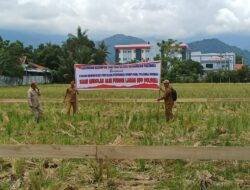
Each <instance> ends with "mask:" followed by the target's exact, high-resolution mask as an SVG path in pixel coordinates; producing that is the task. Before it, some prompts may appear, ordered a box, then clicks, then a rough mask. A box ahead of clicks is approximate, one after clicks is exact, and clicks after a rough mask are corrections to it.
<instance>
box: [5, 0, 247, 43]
mask: <svg viewBox="0 0 250 190" xmlns="http://www.w3.org/2000/svg"><path fill="white" fill-rule="evenodd" d="M78 25H79V26H81V27H82V28H83V29H88V30H89V34H90V35H92V36H95V37H97V38H98V37H100V38H101V37H104V36H108V35H112V34H116V33H123V34H128V35H134V36H140V37H155V38H167V37H172V38H187V37H195V36H197V35H217V34H230V33H242V34H247V33H249V32H250V0H0V28H2V29H15V30H24V31H34V32H39V33H52V34H68V33H70V32H71V33H72V32H74V31H75V29H76V27H77V26H78Z"/></svg>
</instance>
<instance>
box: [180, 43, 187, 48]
mask: <svg viewBox="0 0 250 190" xmlns="http://www.w3.org/2000/svg"><path fill="white" fill-rule="evenodd" d="M180 47H181V48H188V45H187V44H185V43H181V44H180Z"/></svg>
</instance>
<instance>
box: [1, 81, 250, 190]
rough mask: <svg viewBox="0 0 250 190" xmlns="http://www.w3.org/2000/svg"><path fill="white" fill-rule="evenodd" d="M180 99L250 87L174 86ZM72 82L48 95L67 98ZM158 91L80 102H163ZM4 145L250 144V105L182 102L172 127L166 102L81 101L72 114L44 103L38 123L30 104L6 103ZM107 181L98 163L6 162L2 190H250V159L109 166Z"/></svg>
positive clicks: (19, 91)
mask: <svg viewBox="0 0 250 190" xmlns="http://www.w3.org/2000/svg"><path fill="white" fill-rule="evenodd" d="M173 86H174V88H176V89H177V90H178V94H179V98H218V97H220V98H239V97H241V98H250V96H249V94H250V88H249V84H174V85H173ZM65 87H66V86H65V85H48V86H41V92H42V98H43V99H44V100H46V99H51V98H54V99H59V100H60V99H61V100H62V99H63V95H64V93H65ZM26 91H27V87H25V86H23V87H16V88H10V87H5V88H0V98H26ZM157 96H158V92H156V91H140V90H138V91H135V90H134V91H128V90H121V91H120V90H116V91H113V90H109V91H82V92H80V98H101V99H102V98H120V99H128V98H132V99H147V98H150V99H152V98H157ZM0 106H1V108H0V136H1V138H0V143H1V144H17V143H25V144H26V143H27V144H113V145H188V146H249V145H250V102H238V103H237V102H216V103H212V102H211V103H178V104H177V105H176V107H175V109H174V113H175V120H174V121H172V122H169V123H166V122H165V119H164V110H163V104H162V103H156V102H155V103H152V102H151V103H136V102H131V103H119V102H117V103H105V102H104V101H98V102H96V101H81V102H80V103H79V113H78V114H77V115H75V116H72V117H68V116H66V115H65V114H64V113H63V112H62V110H63V104H62V103H49V102H44V103H43V109H44V118H43V120H42V121H41V123H39V124H38V125H36V124H35V122H34V121H33V116H32V114H31V112H30V110H29V108H28V106H27V105H26V104H25V103H16V104H1V105H0ZM103 165H104V168H103V179H102V178H101V176H100V173H99V170H100V166H99V164H98V162H96V161H94V160H81V159H70V160H58V159H49V160H39V159H29V160H19V159H12V160H8V159H4V160H3V159H2V160H0V179H1V182H0V189H4V190H5V189H6V190H7V189H9V188H10V187H13V186H17V187H18V188H17V189H28V188H30V189H58V190H59V189H80V187H84V189H94V188H95V187H97V189H131V188H132V187H135V188H138V189H197V190H198V189H199V188H200V183H201V181H202V179H203V177H204V176H206V179H207V181H208V182H209V183H211V184H210V185H209V189H213V190H215V189H247V188H249V179H248V178H249V177H248V176H249V173H250V164H249V162H243V161H242V162H236V161H188V160H186V161H181V160H166V161H164V160H156V161H146V160H135V161H128V160H125V161H109V162H108V161H106V162H105V163H104V164H103Z"/></svg>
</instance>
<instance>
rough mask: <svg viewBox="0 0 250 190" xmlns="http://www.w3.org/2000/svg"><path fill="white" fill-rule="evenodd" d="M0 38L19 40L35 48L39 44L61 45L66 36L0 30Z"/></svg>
mask: <svg viewBox="0 0 250 190" xmlns="http://www.w3.org/2000/svg"><path fill="white" fill-rule="evenodd" d="M0 36H1V37H2V38H3V39H5V40H9V41H16V40H19V41H21V42H23V43H24V44H25V45H32V46H34V47H37V46H38V45H39V44H41V43H48V42H51V43H54V44H61V43H62V42H63V41H65V40H66V36H63V35H53V34H39V33H34V32H23V31H14V30H4V29H0Z"/></svg>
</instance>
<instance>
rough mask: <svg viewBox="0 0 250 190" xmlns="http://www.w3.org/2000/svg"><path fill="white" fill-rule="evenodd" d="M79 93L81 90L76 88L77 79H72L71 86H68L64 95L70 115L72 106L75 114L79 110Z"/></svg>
mask: <svg viewBox="0 0 250 190" xmlns="http://www.w3.org/2000/svg"><path fill="white" fill-rule="evenodd" d="M77 94H79V92H78V91H77V89H76V88H75V81H71V83H70V87H69V88H67V90H66V94H65V97H64V103H65V104H66V110H67V114H68V115H70V110H71V107H72V108H73V114H75V113H76V111H77Z"/></svg>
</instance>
